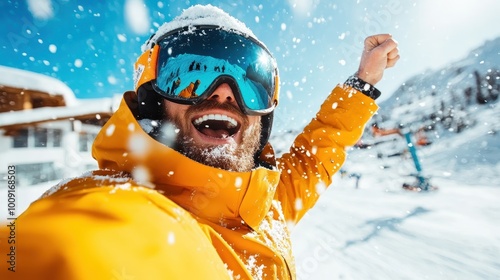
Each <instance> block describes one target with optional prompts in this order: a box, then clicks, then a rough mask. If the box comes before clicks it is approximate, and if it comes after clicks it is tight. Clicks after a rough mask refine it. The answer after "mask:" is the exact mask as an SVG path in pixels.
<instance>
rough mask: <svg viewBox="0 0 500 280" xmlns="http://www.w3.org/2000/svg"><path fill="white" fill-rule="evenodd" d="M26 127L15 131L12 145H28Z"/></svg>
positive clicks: (19, 146) (17, 146)
mask: <svg viewBox="0 0 500 280" xmlns="http://www.w3.org/2000/svg"><path fill="white" fill-rule="evenodd" d="M28 135H29V133H28V129H27V128H23V129H19V130H18V131H17V133H16V134H15V135H14V139H13V140H14V142H13V144H12V145H13V147H14V148H27V147H28Z"/></svg>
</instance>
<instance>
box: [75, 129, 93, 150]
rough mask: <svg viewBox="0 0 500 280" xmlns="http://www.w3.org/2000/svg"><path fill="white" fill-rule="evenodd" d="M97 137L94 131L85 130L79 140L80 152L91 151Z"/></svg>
mask: <svg viewBox="0 0 500 280" xmlns="http://www.w3.org/2000/svg"><path fill="white" fill-rule="evenodd" d="M95 137H96V135H95V134H93V133H85V132H82V133H80V137H79V138H80V140H79V146H80V149H79V150H80V152H88V151H90V149H91V147H92V143H93V142H94V139H95Z"/></svg>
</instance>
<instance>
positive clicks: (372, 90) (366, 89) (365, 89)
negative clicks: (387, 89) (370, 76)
mask: <svg viewBox="0 0 500 280" xmlns="http://www.w3.org/2000/svg"><path fill="white" fill-rule="evenodd" d="M344 85H346V86H350V87H352V88H354V89H355V90H358V91H361V92H362V93H363V94H364V95H366V96H368V97H370V98H372V99H373V100H375V99H377V98H378V97H379V96H380V95H381V94H382V93H381V92H380V90H378V89H377V88H376V87H374V86H372V85H371V84H369V83H367V82H365V81H363V80H362V79H360V78H359V77H358V76H356V75H352V76H350V77H349V78H347V80H346V81H345V82H344Z"/></svg>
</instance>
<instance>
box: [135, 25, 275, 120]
mask: <svg viewBox="0 0 500 280" xmlns="http://www.w3.org/2000/svg"><path fill="white" fill-rule="evenodd" d="M134 80H135V83H136V90H137V89H138V88H139V87H140V86H141V85H142V84H144V83H145V82H148V81H151V84H152V86H153V89H154V90H155V91H156V92H157V93H158V94H160V95H161V96H163V97H164V98H165V99H167V100H170V101H173V102H176V103H180V104H198V103H200V102H202V101H203V100H205V99H207V98H208V97H209V96H210V95H211V94H212V93H213V91H214V90H215V89H216V88H217V87H218V86H219V85H221V84H222V83H227V84H229V86H230V87H231V89H232V90H233V93H234V96H235V99H236V101H237V103H238V105H239V106H240V108H241V109H242V111H243V112H244V113H246V114H248V115H264V114H268V113H270V112H272V111H273V110H274V108H275V107H276V105H277V102H278V69H277V66H276V61H275V59H274V58H273V56H272V55H271V53H270V52H269V50H267V48H266V47H265V46H263V45H262V44H261V43H260V42H258V41H257V40H254V39H253V38H251V37H246V36H243V35H241V34H238V33H234V32H232V31H228V30H223V29H220V27H216V26H201V27H200V26H197V27H194V28H193V27H192V26H191V27H190V28H187V27H186V28H182V29H177V30H174V31H172V32H169V33H167V34H165V35H164V36H162V37H160V38H159V39H158V40H157V41H156V44H155V45H154V47H153V48H152V49H151V50H149V51H146V52H145V53H144V54H142V55H141V57H140V58H139V60H138V61H137V62H136V65H135V79H134Z"/></svg>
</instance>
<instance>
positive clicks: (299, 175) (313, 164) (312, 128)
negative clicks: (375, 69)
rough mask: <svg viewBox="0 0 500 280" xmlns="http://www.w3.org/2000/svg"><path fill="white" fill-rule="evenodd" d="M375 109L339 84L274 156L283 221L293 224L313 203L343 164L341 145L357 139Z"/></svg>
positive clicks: (360, 96) (352, 143)
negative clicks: (284, 150)
mask: <svg viewBox="0 0 500 280" xmlns="http://www.w3.org/2000/svg"><path fill="white" fill-rule="evenodd" d="M377 109H378V106H377V105H376V104H375V101H374V100H373V99H371V98H369V97H367V96H365V95H364V94H362V93H361V92H359V91H357V90H355V89H353V88H351V87H348V86H345V85H343V86H340V85H339V86H337V87H336V88H335V89H334V90H333V91H332V92H331V94H330V95H329V96H328V97H327V99H326V100H325V102H324V103H323V104H322V105H321V108H320V110H319V112H318V113H317V114H316V117H315V118H314V119H312V120H311V122H310V123H309V124H308V125H307V126H306V127H305V128H304V130H303V132H302V133H300V134H299V135H298V136H297V138H296V139H295V141H294V143H293V145H292V147H291V148H290V151H289V152H288V153H285V154H283V156H282V157H281V158H279V159H278V168H279V169H280V171H281V172H282V175H281V178H280V183H279V185H278V188H277V196H278V199H279V200H280V202H281V206H282V208H283V213H284V215H285V219H287V221H289V222H293V223H297V222H298V221H299V220H300V219H301V218H302V217H303V215H304V214H305V213H306V212H307V211H308V210H309V209H310V208H311V207H313V206H314V204H315V203H316V201H317V200H318V198H319V195H320V194H321V192H322V191H323V190H324V189H325V188H326V187H328V186H329V185H330V184H331V182H332V177H333V175H334V174H335V173H336V172H337V171H338V170H339V169H340V168H341V166H342V164H343V163H344V160H345V158H346V152H345V148H346V147H348V146H353V145H354V144H355V143H356V142H357V141H358V140H359V138H360V137H361V135H362V133H363V130H364V127H365V125H366V123H367V122H368V121H369V119H370V118H371V117H372V116H373V115H374V114H375V112H376V110H377Z"/></svg>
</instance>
